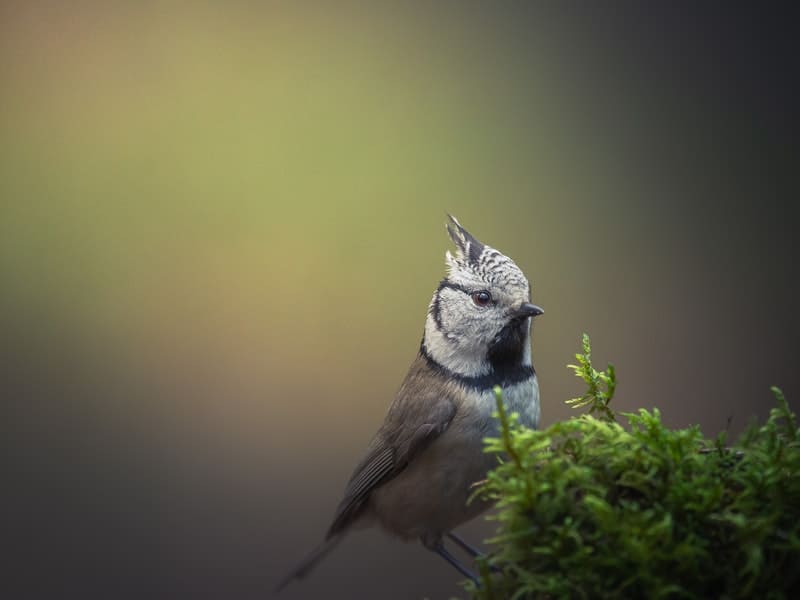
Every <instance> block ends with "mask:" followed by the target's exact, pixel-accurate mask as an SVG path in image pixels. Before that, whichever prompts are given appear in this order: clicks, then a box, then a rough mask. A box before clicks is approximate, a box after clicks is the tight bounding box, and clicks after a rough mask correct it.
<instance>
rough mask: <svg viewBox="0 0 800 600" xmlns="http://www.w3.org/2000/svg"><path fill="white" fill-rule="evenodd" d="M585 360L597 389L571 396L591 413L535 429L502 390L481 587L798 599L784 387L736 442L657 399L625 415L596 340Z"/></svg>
mask: <svg viewBox="0 0 800 600" xmlns="http://www.w3.org/2000/svg"><path fill="white" fill-rule="evenodd" d="M576 356H577V359H578V365H575V366H572V368H573V369H574V370H575V372H576V375H577V376H578V377H580V378H581V379H583V380H584V381H585V382H586V384H587V388H588V389H587V393H586V394H584V395H583V396H581V397H580V398H576V399H573V400H571V401H569V402H570V403H571V404H572V405H573V406H582V407H588V409H589V414H584V415H581V416H576V417H573V418H570V419H568V420H567V421H564V422H561V423H556V424H554V425H552V426H550V427H548V428H547V429H544V430H542V431H533V430H530V429H527V428H525V427H523V426H521V425H520V424H519V423H518V420H517V416H516V415H515V414H510V415H509V414H507V413H506V411H505V407H504V405H503V401H502V393H501V391H500V389H499V388H497V389H496V394H497V409H498V410H497V417H498V419H499V420H500V423H501V425H502V428H501V432H502V435H501V436H500V437H499V438H493V439H487V440H486V451H487V452H492V453H495V454H497V456H498V459H499V464H498V466H497V467H496V468H495V469H494V470H493V471H492V472H491V473H490V474H489V476H488V479H487V481H486V483H485V484H484V485H483V486H482V487H481V489H480V490H479V491H478V493H479V494H482V495H484V496H486V497H488V498H491V499H493V500H495V501H496V502H497V506H498V508H499V511H498V512H497V513H496V514H494V515H493V516H492V517H490V518H493V519H496V520H497V521H498V522H499V528H498V531H497V535H496V537H494V538H493V539H492V540H490V542H491V543H493V544H494V545H495V548H496V550H495V551H494V552H493V553H492V555H491V556H490V557H489V558H488V559H485V560H483V561H481V565H480V566H481V580H482V581H481V587H480V588H477V589H476V588H475V587H474V586H472V585H471V584H468V585H469V587H468V589H469V590H470V592H471V593H472V595H473V597H474V598H482V599H490V598H498V599H499V598H503V599H506V598H513V599H516V598H598V597H602V598H632V597H633V598H637V597H638V598H645V597H646V598H665V597H666V598H719V597H725V598H792V597H800V436H799V433H800V432H799V431H798V427H797V419H796V417H795V415H794V414H793V413H792V411H791V410H790V409H789V406H788V404H787V402H786V399H785V398H784V397H783V394H782V393H781V392H780V390H778V389H777V388H773V393H774V394H775V399H776V401H777V406H776V407H775V408H774V409H773V410H772V412H771V414H770V417H769V419H768V420H767V422H766V423H765V424H763V425H758V424H754V425H752V426H751V427H750V428H749V429H748V430H747V431H746V432H745V433H744V434H743V435H742V437H741V438H740V440H739V441H738V442H737V443H736V444H735V445H733V446H732V447H730V448H728V447H726V444H725V438H724V435H720V436H719V437H717V438H716V439H708V438H706V437H704V436H703V434H702V433H701V431H700V429H699V428H698V427H689V428H686V429H669V428H667V427H665V425H664V424H663V422H662V420H661V414H660V412H659V411H658V409H653V410H652V411H648V410H644V409H641V410H639V411H638V412H636V413H624V414H621V415H617V414H616V413H615V412H614V411H613V410H611V408H610V407H609V404H610V402H611V400H612V398H613V395H614V388H615V385H616V379H615V374H614V370H613V368H612V367H611V366H609V367H608V368H607V369H606V370H605V371H597V370H595V369H594V367H593V366H592V362H591V348H590V343H589V338H588V337H587V336H584V340H583V354H578V355H576ZM595 415H597V416H595ZM618 419H619V420H621V421H622V422H623V424H620V423H619V422H618ZM490 565H491V566H494V567H496V568H499V570H500V571H501V573H496V572H491V571H490Z"/></svg>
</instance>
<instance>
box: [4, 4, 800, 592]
mask: <svg viewBox="0 0 800 600" xmlns="http://www.w3.org/2000/svg"><path fill="white" fill-rule="evenodd" d="M731 10H732V9H730V8H728V9H726V11H725V12H724V13H723V12H714V11H712V10H705V9H699V8H697V7H693V6H691V5H689V4H688V3H687V5H686V6H683V7H681V6H680V5H670V7H666V6H661V7H656V6H644V5H642V6H638V7H637V6H636V5H635V4H631V5H627V6H624V5H616V6H615V8H613V9H612V8H611V7H610V6H607V5H603V6H602V7H601V6H600V5H597V6H592V7H588V6H583V5H582V4H579V3H575V4H574V5H569V4H561V3H559V4H556V3H548V4H542V5H537V8H535V9H534V8H531V7H529V6H526V5H523V4H513V5H506V4H503V5H501V4H491V3H484V4H469V3H436V4H422V3H419V4H402V3H398V4H395V5H378V4H374V3H364V4H336V5H335V6H334V3H318V4H297V3H280V4H273V3H269V4H263V5H262V4H260V3H255V2H250V3H247V2H234V3H226V4H224V5H223V4H221V3H220V4H218V5H217V4H213V3H196V4H180V3H162V2H159V3H137V4H133V3H122V2H116V3H115V2H112V3H102V4H101V3H97V4H93V3H86V2H84V3H77V4H73V3H69V4H65V3H56V2H52V3H46V2H45V3H29V2H16V3H14V2H5V3H3V4H2V8H0V202H1V204H0V327H2V340H3V343H2V345H0V359H2V361H0V362H1V363H2V366H0V369H2V380H0V386H1V387H0V393H2V398H3V412H4V413H5V414H6V416H5V417H4V419H3V425H4V429H5V430H6V431H7V433H4V434H3V438H4V445H5V446H6V450H5V452H4V455H5V456H6V457H7V458H10V465H11V468H10V469H9V470H8V471H7V472H6V475H4V484H3V489H4V493H3V495H4V497H5V499H4V504H6V508H5V510H4V511H3V514H4V520H5V521H6V527H5V528H4V531H5V532H7V535H6V534H4V537H7V543H6V544H5V545H6V546H7V548H11V554H12V555H13V556H14V557H15V560H14V561H12V563H11V565H10V567H9V573H10V577H9V578H4V579H5V580H6V581H5V582H4V583H3V584H2V585H8V586H9V587H10V588H13V589H14V597H26V596H27V597H39V596H40V594H44V593H45V591H48V590H50V591H51V592H52V591H53V590H60V594H57V595H56V596H52V595H51V596H48V597H57V596H67V595H70V596H72V595H76V597H77V596H82V597H95V596H97V597H106V598H115V597H127V596H130V597H137V598H147V597H187V598H188V597H210V598H263V597H267V596H269V594H270V593H271V587H272V585H273V584H274V583H275V581H276V580H277V579H278V578H279V576H281V575H282V574H283V573H284V572H285V571H286V570H287V569H288V568H289V567H290V566H291V565H292V564H293V563H294V562H295V561H297V560H299V559H300V558H301V557H302V556H303V554H304V552H306V551H307V550H310V549H311V548H312V547H313V546H314V545H315V544H316V543H317V542H318V541H319V539H320V538H321V536H322V534H323V532H324V530H325V528H326V527H327V525H328V521H329V519H330V518H331V516H332V513H333V511H334V508H335V506H336V504H337V502H338V500H339V498H338V495H339V494H340V493H341V490H342V489H343V486H344V484H345V482H346V480H347V478H348V476H349V474H350V470H351V468H352V467H353V465H354V464H355V462H356V461H357V460H358V459H359V458H360V453H361V451H362V450H363V449H364V447H365V446H366V444H367V443H368V441H369V438H370V436H371V435H372V433H373V431H374V430H375V429H376V427H377V426H378V424H379V423H380V421H381V418H382V415H383V413H384V411H385V410H386V407H387V405H388V403H389V402H390V400H391V398H392V395H393V393H394V392H395V391H396V389H397V387H398V385H399V383H400V381H401V378H402V377H403V374H404V372H405V369H406V367H407V365H408V364H409V363H410V361H411V360H412V359H413V357H414V355H415V352H416V351H417V348H418V344H419V340H420V337H421V334H422V325H423V320H424V316H425V311H426V307H427V303H428V301H429V299H430V295H431V293H432V292H433V290H434V288H435V287H436V284H437V282H438V280H439V279H440V278H441V276H442V275H443V273H444V260H443V259H444V252H445V250H446V249H447V248H448V247H450V242H449V240H448V239H447V237H446V235H445V233H444V227H443V224H444V221H445V212H446V211H449V212H452V213H453V214H455V215H456V216H457V217H458V218H459V219H460V220H461V222H462V223H463V224H464V225H465V226H466V227H467V228H468V229H469V230H470V231H471V232H472V233H473V234H475V235H476V236H477V237H478V238H479V239H481V240H482V241H484V242H486V243H488V244H489V245H492V246H494V247H496V248H498V249H500V250H502V251H503V252H505V253H507V254H508V255H510V256H511V257H513V258H514V259H515V260H516V262H517V263H518V264H519V265H520V267H521V268H522V269H523V270H524V271H525V272H526V274H527V275H528V276H529V278H530V279H531V282H532V285H533V300H534V301H535V302H536V303H538V304H540V305H541V306H542V307H543V308H544V309H545V314H544V315H543V316H542V317H540V318H539V319H537V321H536V326H535V328H534V329H535V330H534V351H533V355H534V362H535V366H536V369H537V372H538V373H539V376H540V382H541V390H542V398H543V422H544V424H545V425H547V424H550V423H553V422H554V421H556V420H558V419H563V418H566V417H567V416H568V415H569V414H570V411H569V409H568V408H566V407H565V406H564V404H563V402H562V400H564V399H566V398H569V397H571V396H573V395H576V394H578V393H580V391H581V386H580V384H579V382H578V381H577V380H575V379H574V377H573V376H572V375H571V373H570V372H568V371H567V369H566V368H565V364H566V363H568V362H572V357H573V354H574V352H576V351H577V350H578V348H579V340H580V335H581V333H582V332H584V331H586V332H588V333H590V334H591V336H592V340H593V342H594V346H595V350H596V351H595V356H596V359H597V361H598V362H599V363H600V364H602V365H604V364H605V362H606V361H608V360H612V361H613V362H614V363H615V364H616V366H617V368H618V375H619V380H620V383H619V391H618V397H617V398H616V400H615V403H616V407H617V408H618V409H620V410H633V409H635V408H638V407H640V406H642V407H652V406H658V407H659V408H661V409H662V411H663V412H664V413H665V419H666V421H667V422H668V423H669V424H671V425H674V426H688V425H690V424H695V423H699V424H700V425H701V426H702V427H703V430H704V431H705V432H706V433H707V434H709V435H711V434H716V433H717V432H718V431H720V430H722V429H724V428H726V427H729V428H730V429H731V430H732V431H733V432H736V431H740V430H741V429H742V428H743V427H744V426H745V424H746V423H747V422H748V420H749V418H750V417H751V416H753V415H758V416H760V417H764V416H765V415H766V414H767V412H768V410H769V408H770V405H771V395H770V393H769V386H770V385H772V384H777V385H780V386H782V387H783V388H784V390H785V391H786V394H787V397H788V398H789V400H790V403H792V404H794V405H795V406H797V401H798V397H800V381H799V380H798V375H797V361H798V353H797V350H796V339H797V337H798V333H800V331H799V329H800V328H798V323H799V321H800V320H799V319H798V317H797V309H796V306H797V296H796V294H795V291H794V289H795V287H794V278H795V276H796V267H795V263H796V260H795V259H796V257H797V253H796V250H795V247H796V246H795V239H794V236H795V234H796V230H797V220H796V217H795V214H796V211H795V210H794V209H793V207H792V203H794V202H795V201H796V200H797V144H796V139H797V137H796V130H795V127H794V123H793V120H792V117H793V116H795V114H796V106H797V103H796V100H797V99H796V98H794V97H792V95H791V94H790V93H789V88H790V85H789V84H790V82H791V81H792V80H796V79H797V74H798V70H797V59H796V58H795V57H796V56H797V54H798V53H797V52H796V42H795V41H794V40H793V36H790V35H789V32H788V29H787V25H785V23H787V22H788V19H787V18H786V16H785V15H780V14H768V13H767V12H766V9H764V12H763V13H757V12H755V11H753V12H751V13H750V14H744V13H735V12H731ZM491 531H492V526H491V525H487V524H485V523H476V524H472V525H470V526H468V527H466V528H465V529H464V532H465V535H468V536H469V537H470V538H471V539H472V540H474V541H480V540H482V539H484V538H486V537H487V536H488V535H490V533H491ZM456 580H457V575H456V573H455V572H454V571H452V570H451V569H450V568H449V567H448V566H447V565H446V564H445V563H444V562H443V561H441V560H440V559H439V558H437V557H435V556H433V555H430V554H429V553H427V552H426V551H425V550H424V549H422V548H421V547H420V546H419V545H418V544H408V545H404V544H402V543H400V542H397V541H393V540H391V539H389V538H386V537H384V536H383V535H381V534H380V533H379V532H374V531H373V532H359V533H357V534H354V535H353V536H352V537H351V539H348V540H347V541H346V542H345V543H344V544H342V546H341V547H340V548H339V549H338V550H337V551H336V553H335V554H333V555H332V556H331V557H330V558H329V559H328V560H327V561H326V562H325V563H323V564H322V565H321V566H320V568H319V570H318V571H316V572H315V573H314V574H313V576H312V577H311V578H310V579H308V580H307V581H305V582H303V583H302V584H297V585H294V586H292V587H291V588H289V589H287V590H286V592H285V597H286V598H333V597H335V598H360V597H363V598H424V597H429V598H447V597H449V596H451V595H454V594H458V593H459V589H458V587H457V586H456V585H455V583H454V582H455V581H456ZM67 592H69V593H67ZM4 595H5V594H4Z"/></svg>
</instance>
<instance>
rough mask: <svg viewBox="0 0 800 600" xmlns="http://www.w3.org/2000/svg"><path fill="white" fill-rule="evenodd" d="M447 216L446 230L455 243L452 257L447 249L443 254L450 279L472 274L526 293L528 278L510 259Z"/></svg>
mask: <svg viewBox="0 0 800 600" xmlns="http://www.w3.org/2000/svg"><path fill="white" fill-rule="evenodd" d="M447 216H448V217H449V219H450V223H448V224H447V233H448V234H450V238H451V239H452V240H453V242H454V243H455V245H456V255H455V257H454V256H453V255H452V254H450V252H447V253H446V254H445V260H446V262H447V266H448V270H449V274H448V279H449V280H451V281H453V282H458V281H459V280H460V279H463V278H465V277H466V278H469V279H471V278H473V276H474V277H475V278H477V279H479V280H480V281H483V282H485V283H487V284H497V285H500V286H503V287H506V288H512V289H513V288H516V289H521V288H524V289H525V290H528V291H527V292H526V294H529V293H530V292H529V284H528V280H527V278H526V277H525V275H524V273H523V272H522V270H520V268H519V267H518V266H517V265H516V263H515V262H514V261H513V260H511V259H510V258H509V257H508V256H506V255H505V254H503V253H502V252H499V251H497V250H495V249H494V248H492V247H491V246H487V245H486V244H484V243H483V242H481V241H479V240H478V239H477V238H476V237H475V236H474V235H472V234H471V233H470V232H469V231H467V230H466V229H464V227H463V226H462V225H461V223H459V222H458V219H456V218H455V217H454V216H452V215H449V214H448V215H447Z"/></svg>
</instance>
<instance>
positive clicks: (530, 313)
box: [514, 302, 544, 317]
mask: <svg viewBox="0 0 800 600" xmlns="http://www.w3.org/2000/svg"><path fill="white" fill-rule="evenodd" d="M543 313H544V311H543V310H542V309H541V308H539V307H538V306H536V305H535V304H531V303H530V302H523V303H522V304H520V305H519V307H518V308H517V310H515V311H514V316H515V317H538V316H539V315H541V314H543Z"/></svg>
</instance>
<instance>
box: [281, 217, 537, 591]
mask: <svg viewBox="0 0 800 600" xmlns="http://www.w3.org/2000/svg"><path fill="white" fill-rule="evenodd" d="M450 221H451V223H449V224H448V225H447V230H448V232H449V234H450V237H451V238H452V240H453V242H454V243H455V245H456V248H457V252H456V256H455V257H454V256H452V255H451V254H450V252H449V251H448V252H447V253H446V254H445V260H446V264H447V276H446V277H445V278H444V279H443V280H442V282H441V283H440V284H439V287H438V288H437V289H436V292H435V293H434V294H433V299H432V300H431V303H430V306H429V307H428V316H427V319H426V320H425V334H424V336H423V339H422V344H421V346H420V349H419V354H418V355H417V358H416V360H415V361H414V362H413V363H412V365H411V368H410V369H409V370H408V374H407V375H406V378H405V380H404V381H403V384H402V386H400V390H399V391H398V392H397V396H396V397H395V399H394V402H392V404H391V406H390V407H389V411H388V412H387V414H386V417H385V419H384V421H383V425H381V427H380V429H378V432H377V433H376V434H375V437H374V438H373V439H372V442H371V443H370V444H369V447H368V448H367V451H366V455H365V456H364V459H363V460H362V461H361V462H360V463H359V465H358V466H357V467H356V469H355V471H354V472H353V475H352V477H351V478H350V482H349V483H348V484H347V489H346V490H345V492H344V498H343V499H342V501H341V503H340V504H339V507H338V508H337V509H336V515H335V517H334V519H333V523H332V524H331V526H330V528H329V529H328V533H327V535H326V536H325V541H324V542H323V543H322V544H321V545H320V546H319V547H317V548H316V549H315V550H314V551H313V552H312V553H311V554H310V555H309V556H308V557H307V558H306V559H305V560H304V561H303V562H302V563H300V564H299V565H298V566H297V567H296V568H295V569H294V570H293V571H292V572H291V573H289V575H287V576H286V577H285V578H284V579H283V580H282V581H281V582H280V583H279V585H278V587H277V589H278V590H280V589H282V588H283V587H284V586H285V585H286V584H287V583H289V582H290V581H291V580H292V579H294V578H302V577H305V576H306V575H307V574H308V573H309V571H311V569H312V568H313V567H314V566H315V565H316V564H317V563H318V562H319V561H320V560H321V559H322V558H323V557H325V555H326V554H327V553H328V552H330V551H331V550H332V549H333V548H334V547H335V546H336V545H337V544H338V543H339V542H340V541H341V540H342V538H343V537H344V536H345V534H346V533H347V532H348V531H350V530H351V529H354V528H361V527H364V526H369V525H372V524H375V523H377V524H379V525H380V526H381V527H383V529H384V530H386V531H387V532H389V533H391V534H393V535H395V536H397V537H399V538H401V539H403V540H411V539H415V538H416V539H419V540H420V541H421V542H422V544H423V545H424V546H425V547H426V548H428V549H429V550H432V551H434V552H436V553H438V554H439V555H441V556H442V557H443V558H445V559H446V560H447V561H448V562H449V563H450V564H451V565H453V566H454V567H455V568H457V569H458V570H459V571H460V572H461V573H462V574H463V575H465V576H466V577H470V578H472V579H473V580H474V579H475V576H474V575H473V574H472V573H471V572H470V570H469V569H467V568H466V567H464V566H463V565H462V564H461V563H460V562H459V561H458V560H457V559H456V558H455V557H454V556H453V555H452V554H451V553H450V552H449V551H448V550H447V549H446V548H445V546H444V537H445V536H447V537H448V538H449V539H451V540H452V541H453V542H455V543H456V544H457V545H458V546H459V547H461V548H462V549H463V550H464V551H466V552H468V553H469V554H470V555H472V556H473V557H475V556H476V555H478V552H477V551H476V550H475V549H473V548H472V547H471V546H469V545H468V544H467V543H466V542H464V541H463V540H462V539H461V538H460V537H458V536H456V535H455V534H453V533H452V530H453V529H454V528H456V527H458V526H459V525H461V524H462V523H465V522H466V521H469V520H470V519H472V518H474V517H476V516H477V515H479V514H480V513H481V512H483V511H484V510H486V509H487V508H489V505H488V504H487V503H486V502H484V501H479V500H477V499H476V500H474V501H473V502H471V503H469V504H467V499H468V498H469V496H470V495H471V493H472V491H473V489H474V487H473V484H474V483H475V482H478V481H480V480H482V479H484V478H485V477H486V473H487V471H488V470H489V469H491V468H492V467H493V466H494V465H495V464H496V461H497V459H496V458H495V457H494V456H492V455H490V454H486V453H484V451H483V447H484V444H483V438H485V437H487V436H496V435H497V433H498V432H497V423H496V420H495V419H494V418H493V417H492V413H493V411H494V409H495V400H494V394H493V391H492V390H493V387H494V386H495V385H499V386H500V387H501V388H502V389H503V394H504V399H505V402H506V404H507V406H508V409H509V410H510V411H516V412H518V413H519V415H520V421H521V422H522V423H523V424H525V425H527V426H528V427H531V428H535V427H536V426H537V425H538V423H539V385H538V383H537V381H536V373H535V372H534V370H533V364H532V362H531V343H530V331H531V320H532V318H533V317H536V316H537V315H540V314H542V312H543V311H542V309H541V308H539V307H538V306H536V305H535V304H531V302H530V299H531V288H530V284H529V283H528V280H527V279H526V278H525V275H524V274H523V273H522V271H521V270H520V268H519V267H518V266H517V265H516V264H515V263H514V261H513V260H511V259H510V258H508V257H507V256H505V255H504V254H501V253H500V252H498V251H497V250H495V249H494V248H490V247H489V246H486V245H485V244H482V243H481V242H479V241H478V240H477V239H475V238H474V237H473V236H472V235H470V233H469V232H467V230H466V229H464V228H463V227H462V226H461V225H460V224H459V222H458V221H457V220H456V219H455V218H454V217H452V216H450Z"/></svg>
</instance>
